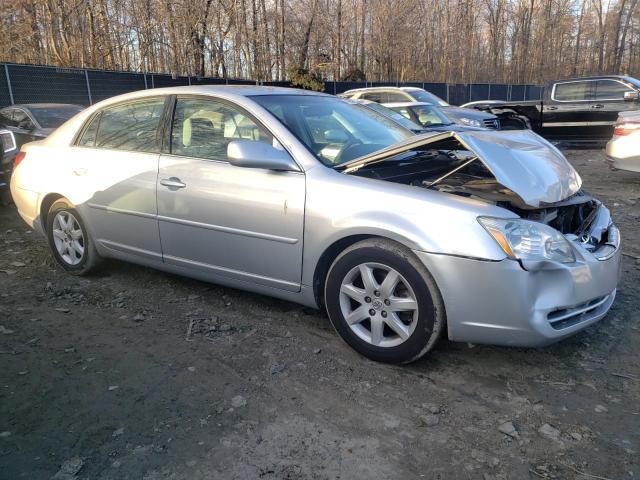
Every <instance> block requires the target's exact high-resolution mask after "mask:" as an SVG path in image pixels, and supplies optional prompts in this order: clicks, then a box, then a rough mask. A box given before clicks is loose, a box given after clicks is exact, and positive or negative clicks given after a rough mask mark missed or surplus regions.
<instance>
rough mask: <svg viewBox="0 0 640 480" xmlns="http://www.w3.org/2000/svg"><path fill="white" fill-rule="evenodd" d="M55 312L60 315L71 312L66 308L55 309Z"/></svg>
mask: <svg viewBox="0 0 640 480" xmlns="http://www.w3.org/2000/svg"><path fill="white" fill-rule="evenodd" d="M55 311H56V312H60V313H69V312H70V311H71V310H69V309H68V308H66V307H61V308H56V309H55Z"/></svg>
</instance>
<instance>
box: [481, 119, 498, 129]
mask: <svg viewBox="0 0 640 480" xmlns="http://www.w3.org/2000/svg"><path fill="white" fill-rule="evenodd" d="M482 123H483V124H484V128H490V129H492V130H498V129H499V128H500V120H498V119H497V118H486V119H484V120H483V121H482Z"/></svg>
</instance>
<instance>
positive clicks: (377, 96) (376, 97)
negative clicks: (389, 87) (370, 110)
mask: <svg viewBox="0 0 640 480" xmlns="http://www.w3.org/2000/svg"><path fill="white" fill-rule="evenodd" d="M360 98H364V99H365V100H371V101H372V102H376V103H384V100H383V99H382V93H381V92H369V93H364V94H362V95H361V96H360Z"/></svg>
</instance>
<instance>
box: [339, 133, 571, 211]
mask: <svg viewBox="0 0 640 480" xmlns="http://www.w3.org/2000/svg"><path fill="white" fill-rule="evenodd" d="M451 138H455V139H456V140H458V142H459V143H460V144H462V146H463V147H464V148H465V149H466V150H469V151H470V152H472V153H473V154H475V155H476V156H477V157H478V160H480V161H481V162H482V163H483V164H484V165H485V166H486V167H487V169H488V170H489V171H490V172H491V174H492V175H493V176H494V177H495V178H496V180H497V181H498V183H500V184H501V185H502V186H503V187H505V188H508V189H509V190H511V191H512V192H514V193H515V194H516V195H518V196H519V197H520V198H521V199H522V201H523V202H524V203H526V204H527V205H529V206H531V207H536V208H537V207H540V206H543V205H544V204H553V203H557V202H560V201H562V200H565V199H566V198H567V197H570V196H571V195H573V194H575V193H576V192H578V190H580V187H581V186H582V179H581V178H580V175H578V172H576V170H575V169H574V168H573V167H572V166H571V164H569V162H568V161H567V159H566V158H565V157H564V155H562V153H561V152H560V151H559V150H558V149H557V148H556V147H554V146H553V145H551V144H550V143H549V142H547V141H546V140H544V139H543V138H542V137H540V136H538V135H536V134H535V133H533V132H531V131H530V130H511V131H499V132H495V131H489V130H487V131H469V132H443V133H427V134H424V135H418V136H416V137H413V138H410V139H408V140H405V141H404V142H401V143H397V144H395V145H392V146H390V147H388V148H386V149H384V150H379V151H377V152H374V153H372V154H369V155H365V156H363V157H360V158H356V159H354V160H351V161H349V162H347V163H345V164H342V165H339V166H338V167H336V168H338V169H340V170H343V171H344V172H345V173H349V172H354V171H356V170H358V169H360V168H362V167H363V166H365V165H371V164H373V163H377V162H381V161H384V160H387V159H388V158H391V157H393V156H395V155H398V154H400V153H403V152H406V151H410V150H414V149H417V148H420V147H423V146H426V145H430V144H435V143H437V142H440V141H443V140H447V139H451ZM436 148H437V147H436Z"/></svg>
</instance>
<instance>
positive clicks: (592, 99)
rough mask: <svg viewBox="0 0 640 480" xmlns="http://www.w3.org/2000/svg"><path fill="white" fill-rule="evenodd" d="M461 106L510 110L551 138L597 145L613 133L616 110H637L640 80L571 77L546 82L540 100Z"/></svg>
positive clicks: (618, 77) (473, 103)
mask: <svg viewBox="0 0 640 480" xmlns="http://www.w3.org/2000/svg"><path fill="white" fill-rule="evenodd" d="M464 106H465V107H471V108H476V109H478V110H482V111H485V112H491V113H495V112H496V109H508V110H512V111H514V112H516V113H517V114H519V115H522V116H525V117H527V118H528V119H529V121H530V123H531V127H532V128H533V130H534V131H536V132H538V133H539V134H541V135H542V136H543V137H545V138H548V139H550V140H555V141H561V142H563V141H564V142H567V143H580V144H584V143H595V144H600V143H604V142H606V141H608V140H609V139H610V138H611V136H612V135H613V128H614V125H615V123H616V119H617V118H618V114H619V113H621V112H627V111H632V110H640V80H638V79H636V78H632V77H627V76H623V75H603V76H597V77H584V78H570V79H567V80H558V81H555V82H551V83H550V84H548V85H547V86H546V87H545V89H544V97H543V99H542V100H533V101H521V102H501V101H493V100H487V101H477V102H472V103H468V104H466V105H464Z"/></svg>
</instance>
